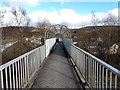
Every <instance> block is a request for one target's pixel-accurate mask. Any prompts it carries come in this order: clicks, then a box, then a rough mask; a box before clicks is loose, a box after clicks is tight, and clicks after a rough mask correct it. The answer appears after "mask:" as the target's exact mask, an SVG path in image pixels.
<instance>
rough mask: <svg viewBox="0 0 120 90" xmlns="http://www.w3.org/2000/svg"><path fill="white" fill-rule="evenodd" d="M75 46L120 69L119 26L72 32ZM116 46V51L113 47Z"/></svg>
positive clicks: (87, 28)
mask: <svg viewBox="0 0 120 90" xmlns="http://www.w3.org/2000/svg"><path fill="white" fill-rule="evenodd" d="M72 31H73V33H74V32H75V33H74V36H73V39H74V41H77V46H79V47H80V48H82V49H84V50H86V51H88V52H90V53H91V54H93V55H95V56H97V57H98V58H100V59H102V60H103V61H105V62H107V63H109V64H111V65H112V66H115V67H116V68H119V69H120V58H119V57H120V38H119V36H120V26H97V27H85V28H80V29H75V30H72ZM115 45H116V46H117V45H118V47H119V48H118V49H114V48H113V46H115Z"/></svg>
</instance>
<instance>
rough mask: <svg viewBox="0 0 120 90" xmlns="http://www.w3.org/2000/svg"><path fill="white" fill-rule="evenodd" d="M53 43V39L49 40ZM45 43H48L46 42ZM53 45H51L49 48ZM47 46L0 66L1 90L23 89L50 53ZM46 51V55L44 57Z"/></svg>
mask: <svg viewBox="0 0 120 90" xmlns="http://www.w3.org/2000/svg"><path fill="white" fill-rule="evenodd" d="M50 41H51V42H52V41H53V42H54V41H55V38H53V39H50ZM46 42H49V40H47V41H46ZM54 44H55V42H54V43H52V45H50V46H51V47H52V46H53V45H54ZM47 45H48V44H45V45H43V46H40V47H38V48H36V49H34V50H32V51H30V52H28V53H25V54H24V55H21V56H19V57H17V58H15V59H13V60H11V61H9V62H7V63H5V64H3V65H1V66H0V86H1V88H24V87H26V86H27V84H28V82H29V81H30V79H31V78H32V77H33V75H34V74H35V73H36V70H37V69H38V68H39V67H40V66H41V65H42V62H43V60H44V59H45V57H47V55H49V53H50V48H51V47H50V48H49V50H46V49H48V48H46V47H48V46H47ZM46 51H47V55H46Z"/></svg>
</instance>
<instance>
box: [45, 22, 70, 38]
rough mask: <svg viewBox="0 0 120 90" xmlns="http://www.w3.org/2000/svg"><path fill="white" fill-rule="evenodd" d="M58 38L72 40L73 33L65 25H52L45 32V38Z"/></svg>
mask: <svg viewBox="0 0 120 90" xmlns="http://www.w3.org/2000/svg"><path fill="white" fill-rule="evenodd" d="M53 37H56V38H58V39H60V38H71V31H70V30H69V29H68V27H67V26H65V25H60V24H56V25H52V26H50V27H49V28H48V29H47V31H46V32H45V38H46V39H48V38H53Z"/></svg>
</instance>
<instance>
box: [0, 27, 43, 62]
mask: <svg viewBox="0 0 120 90" xmlns="http://www.w3.org/2000/svg"><path fill="white" fill-rule="evenodd" d="M19 28H21V29H22V30H23V32H22V34H23V38H22V41H21V32H20V30H19ZM0 30H2V44H3V45H5V44H7V43H10V42H15V41H17V43H15V44H13V45H12V46H10V47H8V48H6V49H5V50H4V51H3V52H2V62H3V63H6V62H7V61H9V60H12V59H14V58H16V57H18V56H20V55H22V54H24V53H26V52H28V51H30V50H32V49H34V48H36V47H38V46H40V45H42V44H44V42H43V41H44V32H45V30H44V29H43V28H35V27H15V26H10V27H3V28H2V29H0ZM38 38H41V39H39V40H38ZM26 39H27V40H26ZM34 40H35V41H36V42H37V41H39V42H40V41H41V43H37V44H36V43H33V42H31V41H34Z"/></svg>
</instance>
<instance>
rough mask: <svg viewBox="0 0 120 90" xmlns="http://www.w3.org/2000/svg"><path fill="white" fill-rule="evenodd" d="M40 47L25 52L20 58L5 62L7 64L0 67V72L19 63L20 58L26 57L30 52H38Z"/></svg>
mask: <svg viewBox="0 0 120 90" xmlns="http://www.w3.org/2000/svg"><path fill="white" fill-rule="evenodd" d="M42 46H44V45H42ZM42 46H40V47H38V48H35V49H33V50H31V51H29V52H26V53H25V54H23V55H21V56H18V57H16V58H14V59H12V60H11V61H9V62H7V63H5V64H2V65H0V71H1V70H2V69H4V68H6V67H8V66H10V65H11V64H13V63H15V62H17V61H19V59H20V58H22V57H24V56H27V55H29V54H31V53H32V52H34V51H36V50H38V49H39V48H41V47H42Z"/></svg>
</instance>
